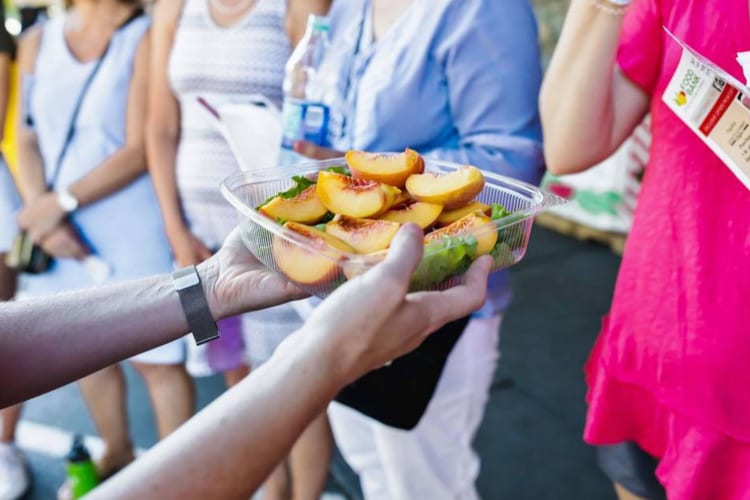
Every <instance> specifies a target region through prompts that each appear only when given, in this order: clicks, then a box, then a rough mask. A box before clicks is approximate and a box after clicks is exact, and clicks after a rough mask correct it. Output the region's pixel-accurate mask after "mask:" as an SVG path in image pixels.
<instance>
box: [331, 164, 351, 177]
mask: <svg viewBox="0 0 750 500" xmlns="http://www.w3.org/2000/svg"><path fill="white" fill-rule="evenodd" d="M326 172H333V173H334V174H341V175H345V176H347V177H351V176H352V173H351V172H350V171H349V169H348V168H346V167H345V166H343V165H340V166H338V167H328V168H327V169H326Z"/></svg>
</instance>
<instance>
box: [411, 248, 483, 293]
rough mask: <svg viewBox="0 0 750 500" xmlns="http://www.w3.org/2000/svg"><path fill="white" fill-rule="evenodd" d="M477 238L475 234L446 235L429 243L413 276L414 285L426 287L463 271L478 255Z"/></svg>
mask: <svg viewBox="0 0 750 500" xmlns="http://www.w3.org/2000/svg"><path fill="white" fill-rule="evenodd" d="M477 246H478V242H477V238H476V237H475V236H473V235H462V236H446V237H445V238H443V239H442V240H441V241H439V242H437V243H433V244H431V245H428V246H426V247H425V249H424V257H423V258H422V262H420V263H419V266H418V267H417V270H416V271H414V275H413V276H412V285H413V286H415V287H426V286H430V285H435V284H437V283H440V282H441V281H443V280H444V279H446V278H449V277H451V276H454V275H456V274H460V273H463V272H464V271H466V270H467V269H469V266H470V265H471V263H472V262H474V259H475V258H476V257H477Z"/></svg>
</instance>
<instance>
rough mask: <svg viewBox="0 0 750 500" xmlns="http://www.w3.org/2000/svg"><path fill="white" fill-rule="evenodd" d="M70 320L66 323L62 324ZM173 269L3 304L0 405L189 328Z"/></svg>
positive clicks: (100, 365)
mask: <svg viewBox="0 0 750 500" xmlns="http://www.w3.org/2000/svg"><path fill="white" fill-rule="evenodd" d="M63 325H64V326H63ZM187 330H188V328H187V324H186V320H185V317H184V314H183V312H182V308H181V306H180V302H179V298H178V296H177V292H176V291H175V290H174V287H173V285H172V281H171V278H170V277H168V276H163V277H158V278H149V279H144V280H140V281H135V282H130V283H124V284H120V285H114V286H110V287H106V288H99V289H94V290H89V291H82V292H77V293H70V294H65V295H60V296H57V297H47V298H43V299H32V300H28V301H20V302H10V303H2V304H0V379H2V380H13V384H3V388H2V390H0V407H5V406H9V405H11V404H14V403H17V402H19V401H24V400H26V399H29V398H31V397H33V396H36V395H39V394H42V393H44V392H47V391H49V390H52V389H54V388H56V387H59V386H61V385H64V384H66V383H69V382H72V381H74V380H77V379H79V378H81V377H83V376H85V375H88V374H90V373H93V372H95V371H97V370H99V369H101V368H104V367H106V366H109V365H111V364H113V363H115V362H118V361H121V360H123V359H127V358H129V357H131V356H133V355H135V354H138V353H141V352H144V351H146V350H148V349H151V348H153V347H156V346H158V345H161V344H164V343H166V342H169V341H171V340H174V339H176V338H178V337H180V336H181V335H183V334H185V333H186V332H187Z"/></svg>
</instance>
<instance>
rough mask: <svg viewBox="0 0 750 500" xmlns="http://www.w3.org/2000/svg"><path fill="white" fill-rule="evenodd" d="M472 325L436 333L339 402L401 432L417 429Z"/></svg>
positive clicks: (456, 323)
mask: <svg viewBox="0 0 750 500" xmlns="http://www.w3.org/2000/svg"><path fill="white" fill-rule="evenodd" d="M468 323H469V318H468V317H465V318H461V319H459V320H456V321H454V322H452V323H448V324H447V325H445V326H444V327H442V328H441V329H440V330H438V331H436V332H435V333H433V334H432V335H430V336H429V337H427V339H426V340H425V341H424V342H423V343H422V345H421V346H419V347H418V348H417V349H416V350H414V351H412V352H411V353H409V354H407V355H406V356H403V357H401V358H398V359H396V360H394V361H393V362H392V363H390V364H389V365H387V366H384V367H383V368H380V369H378V370H375V371H372V372H370V373H368V374H367V375H365V376H364V377H362V378H360V379H359V380H357V381H356V382H354V383H353V384H351V385H349V386H347V387H345V388H344V389H343V390H342V391H341V392H340V393H339V394H338V396H337V397H336V401H338V402H339V403H341V404H344V405H346V406H348V407H350V408H353V409H355V410H357V411H359V412H360V413H363V414H365V415H367V416H368V417H371V418H374V419H375V420H377V421H378V422H380V423H383V424H385V425H389V426H391V427H396V428H398V429H404V430H411V429H413V428H414V427H416V426H417V424H418V423H419V421H420V420H421V419H422V415H424V413H425V411H426V410H427V405H428V404H429V403H430V400H431V399H432V395H433V394H434V393H435V389H436V388H437V385H438V382H439V381H440V376H441V375H442V373H443V368H444V367H445V363H446V362H447V361H448V355H450V353H451V351H452V350H453V347H455V345H456V342H458V340H459V339H460V338H461V335H462V334H463V332H464V329H465V328H466V325H467V324H468Z"/></svg>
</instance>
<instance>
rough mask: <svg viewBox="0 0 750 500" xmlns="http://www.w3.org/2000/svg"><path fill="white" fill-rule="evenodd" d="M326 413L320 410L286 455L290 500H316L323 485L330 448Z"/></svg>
mask: <svg viewBox="0 0 750 500" xmlns="http://www.w3.org/2000/svg"><path fill="white" fill-rule="evenodd" d="M332 445H333V442H332V436H331V427H330V426H329V425H328V416H327V415H326V414H325V413H322V414H321V415H320V416H318V418H316V419H315V420H313V422H312V423H311V424H310V425H309V426H308V427H307V429H305V432H303V433H302V435H301V436H300V437H299V439H297V442H296V443H294V447H293V448H292V452H291V454H290V455H289V469H290V471H291V477H292V498H293V499H294V500H318V499H319V498H320V495H321V494H322V493H323V491H324V490H325V487H326V481H327V480H328V468H329V465H330V463H331V453H332V451H333V449H332V448H333V446H332Z"/></svg>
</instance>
